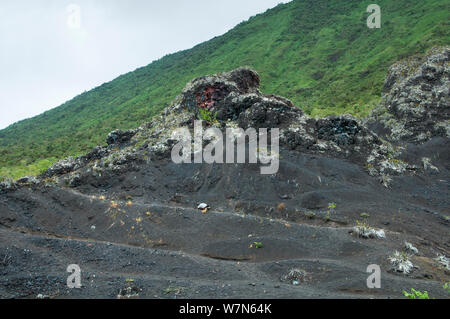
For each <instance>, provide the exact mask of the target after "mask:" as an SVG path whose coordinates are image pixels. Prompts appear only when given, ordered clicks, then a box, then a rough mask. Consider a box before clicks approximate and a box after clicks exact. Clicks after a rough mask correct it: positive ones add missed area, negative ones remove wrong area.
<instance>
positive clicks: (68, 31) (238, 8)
mask: <svg viewBox="0 0 450 319" xmlns="http://www.w3.org/2000/svg"><path fill="white" fill-rule="evenodd" d="M281 2H284V3H285V2H289V1H282V0H226V1H223V0H221V1H219V0H108V1H104V0H70V1H66V0H0V129H2V128H5V127H7V126H8V125H10V124H12V123H14V122H17V121H19V120H22V119H25V118H29V117H32V116H35V115H38V114H40V113H42V112H44V111H46V110H49V109H51V108H54V107H56V106H59V105H61V104H62V103H64V102H65V101H68V100H70V99H71V98H73V97H75V96H76V95H78V94H80V93H82V92H84V91H88V90H90V89H92V88H94V87H96V86H98V85H101V84H102V83H104V82H108V81H110V80H112V79H114V78H116V77H117V76H119V75H121V74H124V73H126V72H129V71H132V70H134V69H136V68H138V67H141V66H144V65H147V64H149V63H150V62H152V61H153V60H155V59H159V58H161V57H162V56H164V55H166V54H169V53H173V52H176V51H179V50H183V49H188V48H191V47H193V46H194V45H196V44H198V43H201V42H203V41H206V40H209V39H211V38H213V37H214V36H217V35H221V34H223V33H225V32H226V31H228V30H230V29H231V28H233V27H234V26H235V25H236V24H238V23H239V22H241V21H244V20H247V19H248V18H249V17H251V16H253V15H255V14H258V13H262V12H264V11H266V10H267V9H269V8H272V7H274V6H276V5H277V4H278V3H281ZM78 13H79V14H78Z"/></svg>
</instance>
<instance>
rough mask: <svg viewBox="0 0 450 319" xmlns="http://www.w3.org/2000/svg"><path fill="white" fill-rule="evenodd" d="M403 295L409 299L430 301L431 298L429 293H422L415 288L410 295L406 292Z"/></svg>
mask: <svg viewBox="0 0 450 319" xmlns="http://www.w3.org/2000/svg"><path fill="white" fill-rule="evenodd" d="M403 295H404V296H405V297H406V298H409V299H430V296H428V292H427V291H424V292H421V291H418V290H415V289H414V288H411V293H408V292H406V291H405V290H403Z"/></svg>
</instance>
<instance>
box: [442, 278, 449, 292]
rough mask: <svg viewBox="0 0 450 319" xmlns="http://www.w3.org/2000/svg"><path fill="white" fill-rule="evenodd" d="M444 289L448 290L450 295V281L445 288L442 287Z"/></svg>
mask: <svg viewBox="0 0 450 319" xmlns="http://www.w3.org/2000/svg"><path fill="white" fill-rule="evenodd" d="M442 288H444V289H445V290H447V292H448V293H449V294H450V281H449V282H446V283H445V284H444V287H442Z"/></svg>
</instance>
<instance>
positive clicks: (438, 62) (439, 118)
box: [368, 47, 450, 143]
mask: <svg viewBox="0 0 450 319" xmlns="http://www.w3.org/2000/svg"><path fill="white" fill-rule="evenodd" d="M383 94H384V95H383V98H382V102H381V104H380V106H379V107H378V108H376V109H375V110H374V112H373V114H372V116H371V117H370V118H369V121H368V123H369V125H370V126H371V127H372V128H373V129H374V130H376V131H377V132H379V133H380V134H382V135H384V136H386V137H387V138H388V139H390V140H392V141H407V142H412V143H423V142H426V141H428V140H430V139H431V138H433V137H439V136H440V137H447V138H448V137H450V47H443V48H435V49H433V50H431V51H430V52H429V53H428V54H427V55H426V56H425V57H413V58H409V59H406V60H404V61H401V62H398V63H396V64H394V65H393V66H392V67H391V68H390V69H389V73H388V76H387V78H386V82H385V85H384V89H383Z"/></svg>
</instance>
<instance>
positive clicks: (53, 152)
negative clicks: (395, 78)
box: [0, 0, 450, 178]
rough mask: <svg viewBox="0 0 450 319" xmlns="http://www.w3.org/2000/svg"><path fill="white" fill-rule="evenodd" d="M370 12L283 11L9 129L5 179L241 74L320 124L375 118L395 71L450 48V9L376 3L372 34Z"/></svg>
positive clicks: (1, 150) (1, 147) (310, 1)
mask: <svg viewBox="0 0 450 319" xmlns="http://www.w3.org/2000/svg"><path fill="white" fill-rule="evenodd" d="M371 3H373V1H361V0H346V1H341V0H298V1H293V2H290V3H288V4H280V5H278V6H277V7H275V8H273V9H271V10H268V11H266V12H265V13H263V14H260V15H257V16H255V17H252V18H251V19H249V20H248V21H245V22H243V23H241V24H239V25H238V26H236V27H235V28H234V29H232V30H231V31H229V32H228V33H226V34H225V35H223V36H220V37H216V38H214V39H212V40H210V41H208V42H205V43H202V44H200V45H198V46H196V47H194V48H192V49H190V50H186V51H181V52H178V53H175V54H171V55H168V56H165V57H163V58H162V59H160V60H158V61H155V62H153V63H151V64H150V65H148V66H146V67H143V68H140V69H137V70H135V71H133V72H130V73H128V74H125V75H122V76H120V77H118V78H117V79H115V80H113V81H111V82H109V83H105V84H103V85H102V86H100V87H97V88H95V89H93V90H91V91H89V92H86V93H83V94H81V95H79V96H77V97H75V98H74V99H72V100H70V101H68V102H66V103H65V104H63V105H61V106H60V107H57V108H55V109H52V110H50V111H47V112H45V113H43V114H41V115H39V116H36V117H34V118H31V119H27V120H24V121H21V122H18V123H16V124H14V125H11V126H10V127H8V128H6V129H4V130H2V131H0V155H1V157H0V175H2V176H12V177H15V178H17V177H20V176H23V175H26V174H36V173H38V172H40V171H42V170H43V169H46V168H47V167H48V166H49V165H50V164H51V163H52V162H54V161H56V160H57V159H60V158H63V157H66V156H69V155H79V154H81V153H84V152H86V151H88V150H90V149H91V148H92V147H93V146H95V145H99V144H103V143H104V140H105V137H106V135H107V133H108V132H110V131H111V130H114V129H117V128H121V129H128V128H134V127H137V126H139V125H140V124H142V123H143V122H147V121H150V120H151V118H152V117H153V116H154V115H156V114H158V113H159V112H160V111H161V110H162V109H163V108H164V107H166V106H167V105H168V104H169V103H170V102H171V100H172V99H173V98H175V97H176V95H177V94H179V92H180V90H181V89H182V88H183V87H184V86H185V84H186V83H187V82H188V81H190V80H192V79H193V78H195V77H197V76H201V75H205V74H212V73H217V72H222V71H228V70H231V69H233V68H236V67H239V66H250V67H252V68H254V69H256V70H257V71H258V72H259V73H260V75H261V79H262V91H263V92H264V93H268V94H270V93H273V94H277V95H282V96H285V97H287V98H289V99H291V100H292V101H293V102H294V104H296V105H297V106H299V107H301V108H302V109H304V110H305V111H306V112H307V113H308V114H311V115H313V116H319V115H320V116H323V115H329V114H333V113H344V112H349V113H353V114H355V115H359V116H361V115H364V114H367V112H368V110H369V109H370V108H372V107H373V106H375V104H377V103H378V101H379V99H380V95H381V89H382V86H383V81H384V78H385V75H386V72H387V69H388V67H389V66H390V65H391V64H392V63H394V62H395V61H397V60H399V59H402V58H405V57H408V56H411V55H413V54H418V53H424V52H425V51H427V50H428V49H429V48H430V47H432V46H434V45H443V44H448V43H449V42H450V41H449V38H450V35H449V22H448V21H450V15H449V12H450V10H449V9H450V0H427V1H413V0H378V1H376V3H377V4H378V5H380V7H381V9H382V28H381V29H369V28H368V27H367V25H366V20H367V17H368V16H369V14H368V13H367V12H366V8H367V6H368V5H369V4H371ZM144 40H145V39H143V41H144ZM24 94H26V92H24ZM3 107H5V106H3ZM8 107H11V106H8Z"/></svg>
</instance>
